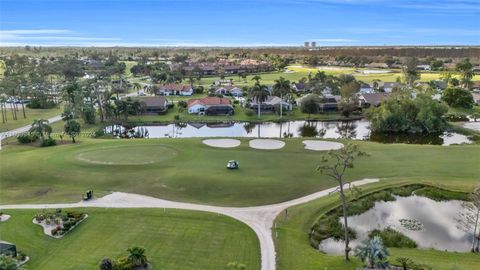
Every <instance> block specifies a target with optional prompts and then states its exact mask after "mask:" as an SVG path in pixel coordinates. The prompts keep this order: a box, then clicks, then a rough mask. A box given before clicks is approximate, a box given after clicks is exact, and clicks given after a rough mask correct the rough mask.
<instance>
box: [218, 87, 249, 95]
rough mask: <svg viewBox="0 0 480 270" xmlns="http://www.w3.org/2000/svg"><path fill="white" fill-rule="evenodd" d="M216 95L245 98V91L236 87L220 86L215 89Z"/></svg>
mask: <svg viewBox="0 0 480 270" xmlns="http://www.w3.org/2000/svg"><path fill="white" fill-rule="evenodd" d="M215 94H216V95H227V96H234V97H241V96H243V90H242V89H241V88H239V87H236V86H220V87H217V88H216V89H215Z"/></svg>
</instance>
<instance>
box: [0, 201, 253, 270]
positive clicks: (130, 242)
mask: <svg viewBox="0 0 480 270" xmlns="http://www.w3.org/2000/svg"><path fill="white" fill-rule="evenodd" d="M38 211H39V210H8V211H5V212H6V213H8V214H10V215H11V216H12V217H11V219H10V220H8V221H7V222H5V223H1V224H0V236H1V239H2V240H5V241H9V242H12V243H15V244H16V245H17V249H18V250H21V251H23V252H25V253H26V254H27V255H28V256H29V257H30V261H29V262H28V264H27V267H28V269H35V270H51V269H64V270H74V269H99V268H98V265H99V262H100V261H101V260H102V259H103V258H105V257H109V258H112V259H115V258H119V257H122V256H125V255H127V251H126V250H127V248H130V247H132V246H140V247H143V248H145V249H146V255H147V256H148V258H149V259H150V261H151V263H152V264H153V268H154V269H185V270H187V269H192V270H196V269H212V270H218V269H225V266H226V264H227V263H228V262H232V261H238V262H242V263H244V264H246V265H247V266H248V269H260V250H259V244H258V240H257V238H256V236H255V234H254V232H253V231H252V230H251V229H250V228H248V227H247V226H246V225H244V224H242V223H241V222H239V221H236V220H234V219H231V218H228V217H225V216H220V215H217V214H211V213H205V212H194V211H184V210H172V209H167V210H165V212H164V210H162V209H93V208H88V209H82V210H81V211H85V212H86V213H87V214H88V215H89V217H88V218H87V219H86V220H85V221H84V222H82V223H81V224H80V225H79V226H78V227H77V228H75V229H74V230H73V231H71V232H69V233H68V234H67V235H66V236H64V237H63V238H61V239H54V238H51V237H49V236H46V235H44V234H43V232H42V230H41V228H40V227H39V226H38V225H34V224H33V223H32V219H33V216H34V214H35V213H37V212H38Z"/></svg>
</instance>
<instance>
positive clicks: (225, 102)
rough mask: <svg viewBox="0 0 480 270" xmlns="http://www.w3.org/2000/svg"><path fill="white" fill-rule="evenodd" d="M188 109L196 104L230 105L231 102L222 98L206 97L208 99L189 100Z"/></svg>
mask: <svg viewBox="0 0 480 270" xmlns="http://www.w3.org/2000/svg"><path fill="white" fill-rule="evenodd" d="M187 104H188V107H191V106H193V105H195V104H201V105H230V100H229V99H227V98H220V97H206V98H195V99H189V100H188V101H187Z"/></svg>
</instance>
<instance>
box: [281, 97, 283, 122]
mask: <svg viewBox="0 0 480 270" xmlns="http://www.w3.org/2000/svg"><path fill="white" fill-rule="evenodd" d="M282 102H283V93H281V94H280V118H282V117H283V104H282Z"/></svg>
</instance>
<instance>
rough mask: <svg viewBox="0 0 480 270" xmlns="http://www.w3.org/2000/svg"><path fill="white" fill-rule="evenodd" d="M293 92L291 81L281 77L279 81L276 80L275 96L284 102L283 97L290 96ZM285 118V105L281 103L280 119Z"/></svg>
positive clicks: (274, 86)
mask: <svg viewBox="0 0 480 270" xmlns="http://www.w3.org/2000/svg"><path fill="white" fill-rule="evenodd" d="M291 92H292V87H291V85H290V81H289V80H285V78H283V77H280V78H279V79H278V80H275V84H274V85H273V94H274V95H276V96H280V99H281V100H282V102H283V96H284V95H288V94H290V93H291ZM282 117H283V104H282V103H280V118H282Z"/></svg>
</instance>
